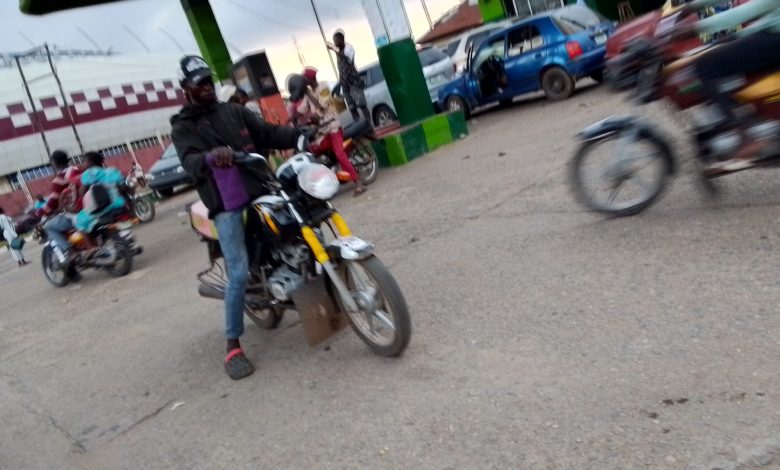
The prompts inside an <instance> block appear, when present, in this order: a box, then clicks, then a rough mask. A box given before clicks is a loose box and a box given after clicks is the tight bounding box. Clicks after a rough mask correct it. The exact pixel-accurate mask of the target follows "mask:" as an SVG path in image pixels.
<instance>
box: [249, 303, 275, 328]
mask: <svg viewBox="0 0 780 470" xmlns="http://www.w3.org/2000/svg"><path fill="white" fill-rule="evenodd" d="M244 315H246V316H247V317H249V319H250V320H252V321H253V322H254V324H255V325H257V326H258V327H260V328H262V329H264V330H273V329H274V328H276V327H277V326H279V323H280V322H281V321H282V318H284V310H282V309H280V308H277V307H265V308H255V307H252V306H251V305H249V304H246V305H244Z"/></svg>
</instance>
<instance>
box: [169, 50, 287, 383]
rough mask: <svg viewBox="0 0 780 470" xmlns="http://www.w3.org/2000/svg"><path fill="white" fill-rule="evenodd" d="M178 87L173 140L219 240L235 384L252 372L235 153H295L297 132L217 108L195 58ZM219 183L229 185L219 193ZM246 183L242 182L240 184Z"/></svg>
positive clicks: (242, 198) (185, 65) (236, 108)
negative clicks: (245, 344)
mask: <svg viewBox="0 0 780 470" xmlns="http://www.w3.org/2000/svg"><path fill="white" fill-rule="evenodd" d="M179 82H180V84H181V87H182V88H183V89H184V94H185V98H186V99H187V104H185V105H184V107H182V109H181V111H180V112H179V114H176V115H174V116H173V117H171V125H172V126H173V131H172V134H171V138H172V140H173V145H174V146H175V147H176V153H177V154H178V156H179V159H180V160H181V164H182V167H183V168H184V171H186V172H187V174H189V175H190V176H191V177H192V178H193V179H194V180H195V185H196V187H197V190H198V194H199V196H200V198H201V200H202V201H203V203H204V205H205V206H206V208H208V210H209V217H210V218H211V219H212V220H213V221H214V225H215V226H216V228H217V232H218V234H219V237H218V238H219V246H220V248H221V251H222V255H223V257H224V259H225V264H226V267H227V274H228V284H227V287H226V290H225V336H226V338H227V356H226V358H225V371H226V372H227V374H228V376H229V377H230V378H231V379H233V380H238V379H241V378H243V377H246V376H248V375H250V374H252V373H253V372H254V370H255V369H254V366H253V365H252V363H251V362H250V361H249V359H248V358H247V357H246V356H245V355H244V351H243V350H242V349H241V345H240V343H239V338H240V337H241V335H242V334H243V332H244V297H245V295H246V286H247V283H248V281H249V255H248V253H247V247H246V244H245V233H244V219H243V214H244V209H245V208H246V207H247V206H248V205H249V204H250V203H251V198H250V195H249V194H248V193H249V190H248V189H247V188H246V187H244V186H242V178H241V173H240V171H239V169H238V167H237V166H236V165H235V164H234V159H233V153H234V152H257V151H258V149H264V148H275V149H288V148H293V147H295V144H296V142H297V140H298V136H299V132H298V131H297V130H296V129H293V128H291V127H286V126H274V125H270V124H267V123H266V122H264V121H262V120H260V118H258V117H257V115H256V114H254V113H253V112H252V111H250V110H248V109H247V108H245V107H243V106H240V105H238V104H235V103H220V102H218V101H217V95H216V93H215V91H214V82H213V80H212V74H211V70H210V69H209V66H208V65H207V64H206V62H205V61H204V60H203V59H202V58H200V57H197V56H185V57H183V58H182V59H181V61H180V63H179ZM221 181H227V182H228V183H231V182H232V183H233V184H227V185H226V186H227V187H228V188H227V189H228V190H227V191H226V192H223V185H221V184H220V182H221ZM244 183H246V182H244Z"/></svg>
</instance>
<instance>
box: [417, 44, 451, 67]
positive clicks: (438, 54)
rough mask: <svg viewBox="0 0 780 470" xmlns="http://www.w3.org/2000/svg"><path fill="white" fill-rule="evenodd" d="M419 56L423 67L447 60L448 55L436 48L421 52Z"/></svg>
mask: <svg viewBox="0 0 780 470" xmlns="http://www.w3.org/2000/svg"><path fill="white" fill-rule="evenodd" d="M418 55H419V56H420V63H421V64H422V66H423V67H427V66H429V65H432V64H435V63H436V62H440V61H442V60H444V59H446V58H447V54H445V53H444V52H442V51H440V50H439V49H436V48H435V47H429V48H428V49H423V50H421V51H420V52H419V53H418Z"/></svg>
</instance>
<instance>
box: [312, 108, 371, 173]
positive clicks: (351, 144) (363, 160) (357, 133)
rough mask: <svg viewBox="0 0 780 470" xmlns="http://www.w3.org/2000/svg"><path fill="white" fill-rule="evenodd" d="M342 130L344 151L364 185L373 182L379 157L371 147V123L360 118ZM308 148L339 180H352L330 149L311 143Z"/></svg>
mask: <svg viewBox="0 0 780 470" xmlns="http://www.w3.org/2000/svg"><path fill="white" fill-rule="evenodd" d="M343 132H344V151H345V152H346V154H347V156H348V157H349V161H350V162H351V163H352V166H354V167H355V171H356V172H357V174H358V175H359V176H360V180H361V181H362V182H363V184H365V185H369V184H371V183H373V182H374V181H376V178H377V175H378V173H379V159H378V158H377V156H376V152H374V149H373V147H371V140H373V139H372V137H371V136H372V134H373V129H372V128H371V124H369V122H368V121H366V120H365V119H360V120H357V121H355V122H353V123H351V124H349V125H348V126H347V127H345V128H344V131H343ZM310 150H311V152H312V153H313V154H314V155H317V157H315V158H317V161H318V162H319V163H322V164H323V165H325V166H327V167H328V168H330V169H331V170H332V171H333V172H334V173H335V174H336V176H337V177H338V179H339V182H341V183H349V182H351V181H352V180H351V179H350V178H349V176H348V175H346V174H345V173H344V172H342V171H341V166H340V165H339V163H338V160H337V159H336V154H335V153H334V152H333V150H332V149H328V148H322V147H318V146H315V145H311V146H310Z"/></svg>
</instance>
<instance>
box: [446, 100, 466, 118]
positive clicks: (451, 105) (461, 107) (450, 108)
mask: <svg viewBox="0 0 780 470" xmlns="http://www.w3.org/2000/svg"><path fill="white" fill-rule="evenodd" d="M454 111H463V115H464V116H465V117H466V119H468V118H469V116H471V111H470V110H469V105H468V104H466V102H465V101H464V100H463V98H461V97H460V96H450V97H449V98H447V112H454Z"/></svg>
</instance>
